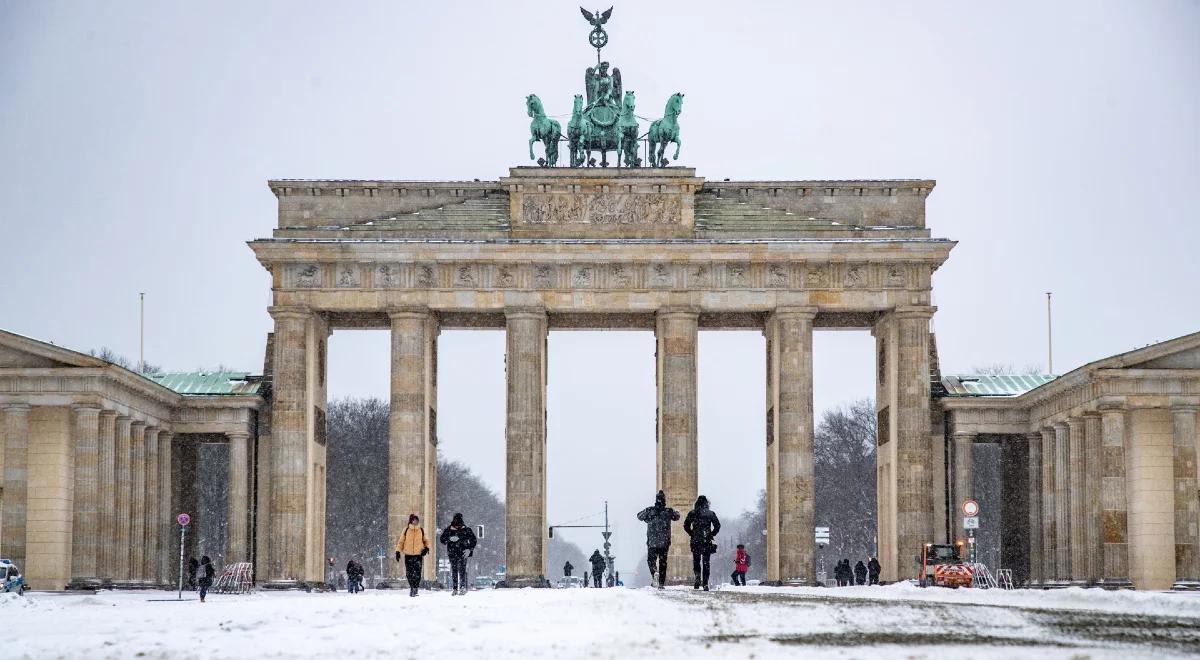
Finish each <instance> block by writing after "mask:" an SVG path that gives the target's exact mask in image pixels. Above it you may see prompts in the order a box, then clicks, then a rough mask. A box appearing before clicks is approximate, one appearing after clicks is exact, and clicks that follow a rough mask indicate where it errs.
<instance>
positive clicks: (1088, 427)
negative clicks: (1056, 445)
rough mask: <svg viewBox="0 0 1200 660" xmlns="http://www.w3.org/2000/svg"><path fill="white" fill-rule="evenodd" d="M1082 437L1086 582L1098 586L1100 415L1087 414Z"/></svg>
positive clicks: (1100, 565)
mask: <svg viewBox="0 0 1200 660" xmlns="http://www.w3.org/2000/svg"><path fill="white" fill-rule="evenodd" d="M1083 437H1084V442H1083V446H1084V454H1086V456H1087V458H1086V459H1085V465H1084V471H1085V472H1084V494H1085V499H1086V504H1085V513H1084V517H1085V518H1086V520H1087V550H1086V551H1085V555H1086V557H1087V582H1088V584H1097V583H1099V582H1100V578H1101V576H1102V575H1103V574H1104V543H1103V537H1104V535H1103V533H1102V531H1101V530H1102V529H1103V526H1104V520H1103V513H1102V512H1103V508H1102V507H1101V504H1100V478H1101V474H1102V472H1101V464H1102V462H1103V460H1104V452H1103V450H1102V449H1101V446H1102V441H1101V430H1100V415H1099V413H1096V412H1086V413H1084V415H1083Z"/></svg>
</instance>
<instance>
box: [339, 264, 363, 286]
mask: <svg viewBox="0 0 1200 660" xmlns="http://www.w3.org/2000/svg"><path fill="white" fill-rule="evenodd" d="M336 272H337V280H336V286H337V287H338V288H343V289H357V288H358V287H359V286H361V285H362V277H361V276H360V275H359V272H358V265H357V264H338V267H337V271H336Z"/></svg>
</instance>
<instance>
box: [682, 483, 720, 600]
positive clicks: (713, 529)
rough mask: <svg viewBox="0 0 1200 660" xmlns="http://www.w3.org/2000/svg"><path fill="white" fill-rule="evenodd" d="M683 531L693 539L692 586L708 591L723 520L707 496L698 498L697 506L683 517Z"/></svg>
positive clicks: (691, 545) (691, 543)
mask: <svg viewBox="0 0 1200 660" xmlns="http://www.w3.org/2000/svg"><path fill="white" fill-rule="evenodd" d="M683 531H685V532H687V535H688V536H690V537H691V539H692V540H691V542H690V543H689V546H690V548H691V551H692V571H693V572H694V573H695V575H696V581H695V583H694V585H693V586H692V588H693V589H700V588H703V589H704V590H705V591H708V572H709V564H710V562H711V561H712V555H713V553H714V552H716V551H717V544H715V543H713V539H714V538H716V536H717V534H719V533H720V532H721V520H720V519H719V518H717V514H716V512H714V511H713V510H712V509H711V508H709V504H708V498H707V497H705V496H703V495H701V496H700V497H697V498H696V506H695V507H694V508H693V509H692V510H691V511H689V512H688V514H687V517H686V518H684V519H683Z"/></svg>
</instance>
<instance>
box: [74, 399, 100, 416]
mask: <svg viewBox="0 0 1200 660" xmlns="http://www.w3.org/2000/svg"><path fill="white" fill-rule="evenodd" d="M71 410H74V411H75V412H88V411H92V410H94V411H96V413H97V414H99V413H100V410H101V408H100V406H99V404H95V403H91V402H81V403H72V404H71Z"/></svg>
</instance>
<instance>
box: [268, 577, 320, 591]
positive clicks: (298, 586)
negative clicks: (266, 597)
mask: <svg viewBox="0 0 1200 660" xmlns="http://www.w3.org/2000/svg"><path fill="white" fill-rule="evenodd" d="M259 586H261V587H262V588H263V589H267V590H269V591H297V590H303V591H311V590H312V586H311V584H310V583H308V582H304V581H303V580H282V579H281V580H267V581H266V582H263V583H262V584H261V585H259Z"/></svg>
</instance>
